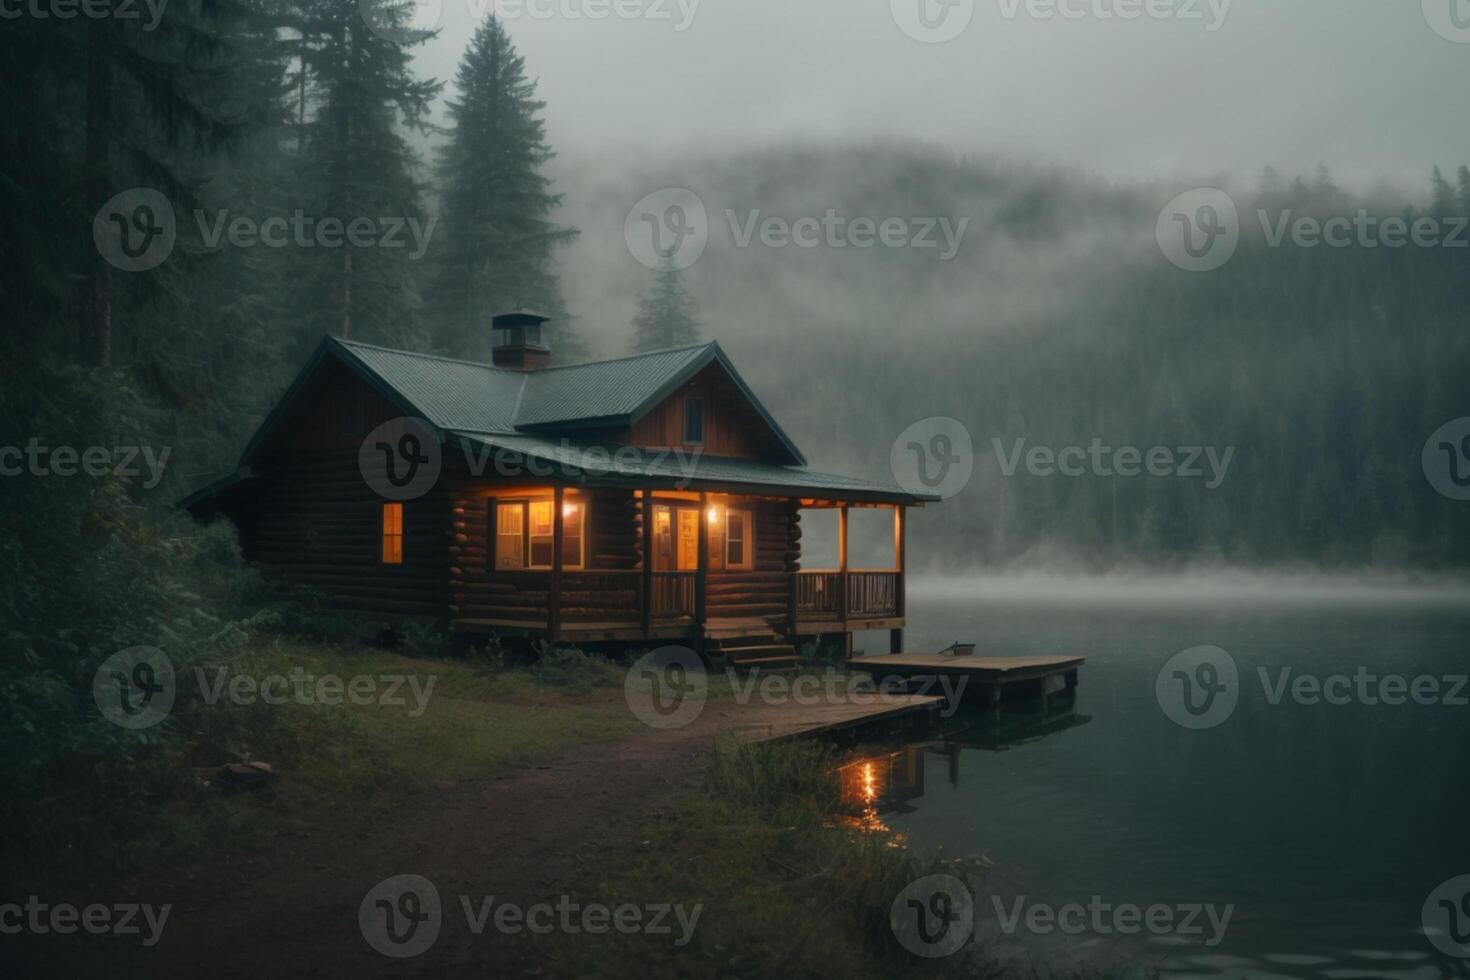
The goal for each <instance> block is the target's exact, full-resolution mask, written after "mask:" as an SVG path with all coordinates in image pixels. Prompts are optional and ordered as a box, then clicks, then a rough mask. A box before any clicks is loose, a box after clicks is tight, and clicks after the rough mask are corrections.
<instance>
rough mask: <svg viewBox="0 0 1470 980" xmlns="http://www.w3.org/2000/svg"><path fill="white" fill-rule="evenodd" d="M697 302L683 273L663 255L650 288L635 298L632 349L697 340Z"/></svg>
mask: <svg viewBox="0 0 1470 980" xmlns="http://www.w3.org/2000/svg"><path fill="white" fill-rule="evenodd" d="M698 311H699V304H698V303H696V302H695V300H694V297H693V296H691V295H690V294H689V291H688V290H687V289H685V288H684V274H683V273H682V272H680V271H679V268H678V267H677V266H676V265H674V262H673V259H672V257H671V256H665V257H664V262H663V267H662V268H660V269H659V271H658V274H657V278H656V279H655V280H654V284H653V288H652V289H651V290H650V291H649V292H647V293H645V294H644V295H643V296H640V297H639V298H638V315H637V316H636V317H634V318H633V327H634V330H635V333H634V337H633V349H634V350H637V351H650V350H662V349H665V348H668V347H686V346H688V345H689V344H696V343H698V342H699V321H698V320H697V319H696V314H697V313H698Z"/></svg>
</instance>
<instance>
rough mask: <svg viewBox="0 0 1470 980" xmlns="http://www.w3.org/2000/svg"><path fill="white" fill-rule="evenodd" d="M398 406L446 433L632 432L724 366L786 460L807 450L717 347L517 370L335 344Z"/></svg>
mask: <svg viewBox="0 0 1470 980" xmlns="http://www.w3.org/2000/svg"><path fill="white" fill-rule="evenodd" d="M328 345H335V347H336V348H338V349H340V350H341V352H342V353H343V354H345V355H346V356H347V358H349V359H350V360H349V363H355V364H356V365H360V366H361V367H362V368H364V369H366V371H367V372H368V373H369V374H370V375H371V378H370V380H376V381H378V382H381V385H380V386H386V387H387V388H388V389H390V391H391V393H394V394H396V395H397V396H398V398H399V400H402V401H406V402H407V403H409V404H411V405H413V406H414V407H415V408H417V409H418V411H419V412H420V413H421V414H422V415H423V417H424V418H425V419H426V420H428V421H429V422H431V423H433V424H434V425H436V426H438V427H439V428H440V429H443V430H445V431H448V430H452V429H462V430H467V431H472V432H488V433H505V434H509V433H516V432H536V431H543V430H552V431H565V430H572V429H589V428H601V427H607V426H626V425H632V424H633V423H634V422H637V421H638V420H639V419H640V418H642V417H643V416H644V415H646V414H647V413H648V412H650V411H652V410H653V409H654V408H655V407H656V406H657V405H658V404H659V403H660V402H662V401H663V400H664V399H665V398H667V397H668V396H669V395H670V394H671V393H672V392H673V391H674V390H675V389H676V388H678V387H679V386H680V385H682V384H684V383H685V382H686V381H688V380H689V379H690V378H692V377H693V376H694V375H695V374H697V373H698V372H699V371H701V370H703V369H704V368H705V367H706V366H708V365H710V364H719V365H720V366H721V367H723V368H724V369H725V372H726V373H727V374H728V375H729V376H730V379H731V380H732V381H733V382H734V383H735V385H736V387H737V388H739V390H740V391H741V393H742V394H744V395H745V397H746V399H747V400H748V401H749V402H750V404H751V406H752V407H753V408H754V409H755V411H756V413H757V414H758V415H759V416H760V418H761V420H762V421H763V422H764V423H765V424H766V426H767V427H768V428H769V429H770V431H771V434H772V435H773V436H774V437H775V439H776V442H777V443H778V444H779V445H780V446H781V448H782V450H783V451H784V452H785V453H786V454H787V456H788V459H787V460H786V462H788V463H795V464H798V465H800V464H804V463H805V462H806V458H805V457H804V456H802V454H801V450H800V449H797V448H796V444H795V443H793V442H792V441H791V438H790V437H789V436H787V435H786V433H785V432H784V431H782V429H781V426H780V425H778V424H777V423H776V420H775V419H774V418H773V417H772V416H771V413H770V412H768V411H766V408H765V406H764V405H762V404H761V403H760V399H758V398H756V396H755V392H753V391H751V390H750V387H749V386H748V385H747V384H746V383H745V379H743V378H741V377H740V373H739V372H738V371H736V370H735V365H734V364H732V363H731V362H730V359H729V358H728V357H726V356H725V352H724V351H723V350H721V349H720V345H719V344H716V343H708V344H698V345H695V346H693V347H676V348H673V349H672V350H661V351H651V352H649V353H647V354H634V355H632V356H630V357H619V358H615V359H613V360H609V361H593V362H591V363H588V364H572V365H568V366H565V367H553V368H544V369H542V370H540V371H513V370H509V369H506V368H497V367H492V366H490V365H488V364H475V363H472V362H469V361H455V360H450V359H448V358H444V357H433V356H430V355H426V354H414V353H412V352H409V351H401V350H390V349H388V348H386V347H373V346H372V345H370V344H359V343H356V342H354V341H345V340H336V339H334V338H329V339H328V340H326V341H324V342H323V347H324V348H326V347H327V346H328Z"/></svg>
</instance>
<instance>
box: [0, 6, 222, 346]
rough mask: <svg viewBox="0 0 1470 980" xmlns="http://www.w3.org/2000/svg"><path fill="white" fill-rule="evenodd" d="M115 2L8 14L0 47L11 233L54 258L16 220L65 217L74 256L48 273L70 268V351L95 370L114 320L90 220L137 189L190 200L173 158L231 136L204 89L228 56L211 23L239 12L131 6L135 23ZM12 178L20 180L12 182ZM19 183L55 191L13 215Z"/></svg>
mask: <svg viewBox="0 0 1470 980" xmlns="http://www.w3.org/2000/svg"><path fill="white" fill-rule="evenodd" d="M120 7H122V0H95V2H93V3H90V4H88V7H87V15H86V16H84V17H75V16H74V17H72V18H60V17H49V18H29V17H24V16H19V17H15V18H7V20H6V24H5V30H4V32H3V34H4V40H3V42H0V51H3V52H4V53H5V54H6V55H7V57H6V62H7V71H6V79H5V82H4V83H3V89H0V93H3V94H4V95H5V104H6V106H7V112H15V113H18V114H19V117H18V118H16V119H15V120H14V121H13V122H12V123H10V124H9V125H7V126H6V127H5V129H6V130H7V133H6V136H5V137H4V141H3V144H0V146H3V148H4V149H5V150H6V151H14V152H13V153H12V152H6V153H5V154H4V159H5V162H4V163H3V164H0V166H3V167H4V168H5V171H6V173H5V174H4V176H5V177H7V178H10V179H7V180H0V186H6V190H5V192H4V193H5V194H6V198H7V199H6V201H5V204H6V207H5V214H6V222H7V225H8V226H9V235H10V237H12V239H13V240H15V241H17V242H24V244H25V249H26V250H27V251H34V250H36V247H37V246H39V250H41V251H42V253H43V254H45V253H51V254H53V255H54V252H53V249H57V248H59V247H60V246H61V242H60V241H59V240H58V238H57V236H56V233H55V232H54V231H53V230H51V229H49V228H44V229H42V230H40V233H39V234H38V235H37V236H36V237H35V238H34V239H33V238H31V237H30V236H29V235H25V234H22V233H21V232H20V229H19V228H18V227H17V222H18V221H19V222H24V221H26V220H27V218H28V217H30V218H37V217H42V216H43V215H45V217H46V218H47V220H46V221H45V222H44V224H46V225H54V223H55V215H56V214H57V213H61V214H65V215H66V216H67V219H68V220H67V221H66V226H67V233H68V234H69V236H70V241H69V242H67V243H66V247H67V248H68V250H72V251H71V255H72V256H73V258H69V260H68V261H66V262H65V263H64V264H61V263H57V264H56V265H52V266H51V267H52V268H56V267H62V268H71V269H72V270H73V271H74V274H73V276H72V277H71V282H70V283H69V284H68V287H67V288H66V290H65V291H66V292H67V293H69V294H70V295H69V300H70V305H71V306H72V308H73V310H74V311H75V315H76V322H77V353H78V356H79V359H80V360H81V361H82V362H83V363H86V364H93V365H108V364H110V363H111V361H112V349H113V331H112V325H113V319H114V312H113V306H114V276H113V272H112V269H111V267H110V266H109V265H108V263H107V261H106V260H105V258H104V257H103V255H102V253H101V252H100V251H99V249H98V247H97V245H96V243H95V242H94V240H93V236H92V222H93V217H94V216H95V215H96V214H97V212H98V211H99V209H100V208H101V207H102V206H103V204H104V203H106V202H107V201H108V200H109V199H110V198H112V197H113V196H114V195H116V194H117V193H119V192H120V191H123V190H126V189H129V188H132V187H137V186H146V187H149V188H152V189H155V190H157V191H159V192H161V193H163V194H165V195H166V196H168V197H169V198H171V199H174V200H182V201H188V200H189V199H190V196H189V191H190V187H189V181H187V180H186V179H185V178H184V177H183V176H182V175H181V172H180V170H179V169H178V168H177V166H176V160H175V159H174V158H173V154H174V151H176V150H177V149H178V148H180V147H182V146H185V145H193V146H198V147H210V148H217V147H221V146H223V145H225V144H227V143H228V142H229V140H230V138H231V136H232V135H233V134H234V132H235V126H234V124H233V122H232V121H231V120H230V119H228V118H227V117H226V116H224V115H223V114H222V112H220V111H219V107H218V106H211V105H208V104H206V103H205V101H204V100H203V99H202V98H201V92H202V91H203V90H204V89H205V88H206V87H207V83H208V81H209V79H210V78H211V77H213V76H214V75H216V74H217V72H218V70H219V68H220V66H221V64H222V62H223V59H224V57H225V56H226V54H227V49H226V45H225V44H223V43H222V41H221V39H220V35H219V34H218V33H217V32H216V31H215V29H214V28H215V27H216V26H217V25H218V24H219V22H220V21H221V20H222V19H223V18H226V17H228V16H231V15H232V14H235V13H238V10H239V4H238V3H236V2H234V0H181V2H177V3H174V4H171V5H170V6H169V9H168V11H167V15H166V16H158V17H156V18H155V17H152V16H136V13H137V10H138V7H137V5H130V7H131V9H132V10H133V11H134V14H135V16H116V15H115V14H114V11H117V10H118V8H120ZM14 179H19V180H20V181H21V182H22V183H19V184H14V185H12V183H11V181H12V180H14ZM32 180H34V181H35V183H32ZM20 187H24V188H27V189H32V188H38V189H40V190H41V195H40V197H42V198H44V196H45V195H46V194H47V193H54V194H55V195H56V196H54V197H52V198H51V199H50V200H49V201H45V202H44V205H43V207H42V209H41V211H39V212H34V213H33V209H34V208H35V207H36V205H37V204H41V203H42V201H41V200H38V195H35V194H31V193H27V194H24V195H23V196H24V198H25V200H15V201H14V202H13V203H14V205H15V210H14V211H12V210H11V204H12V201H11V200H10V199H9V198H10V196H11V194H12V193H13V192H14V191H15V190H16V189H18V188H20ZM47 188H49V189H50V190H49V191H47V190H46V189H47ZM52 208H55V209H56V210H54V211H53V210H51V209H52ZM48 211H49V212H50V213H49V215H46V214H45V212H48ZM32 261H33V260H31V259H26V260H23V261H22V263H21V265H20V268H25V267H27V266H30V265H31V262H32ZM5 264H6V265H10V263H8V262H7V263H5ZM36 283H43V284H46V288H47V289H48V291H50V292H51V293H52V297H53V298H54V297H55V292H56V278H55V277H54V275H50V276H48V275H46V274H44V273H41V274H40V275H39V276H38V279H37V280H36V281H33V283H32V285H34V284H36ZM26 291H27V292H28V291H29V290H26ZM22 295H23V296H24V295H26V292H22ZM31 298H34V299H38V300H39V299H41V297H39V296H36V295H35V294H32V295H31Z"/></svg>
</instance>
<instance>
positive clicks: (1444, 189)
mask: <svg viewBox="0 0 1470 980" xmlns="http://www.w3.org/2000/svg"><path fill="white" fill-rule="evenodd" d="M1431 180H1432V182H1433V188H1432V193H1433V204H1432V206H1431V210H1430V213H1431V214H1433V215H1434V216H1435V217H1436V218H1443V217H1446V216H1448V215H1452V214H1454V213H1455V212H1456V211H1458V210H1459V207H1458V204H1457V202H1456V201H1455V189H1454V188H1453V187H1451V186H1450V182H1449V181H1447V180H1445V179H1444V173H1443V171H1441V170H1440V169H1439V168H1438V167H1435V168H1434V176H1433V177H1432V178H1431Z"/></svg>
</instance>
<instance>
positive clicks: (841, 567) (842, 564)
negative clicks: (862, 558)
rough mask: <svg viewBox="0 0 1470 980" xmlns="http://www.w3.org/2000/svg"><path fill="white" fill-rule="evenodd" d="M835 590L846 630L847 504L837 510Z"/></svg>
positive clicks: (843, 627)
mask: <svg viewBox="0 0 1470 980" xmlns="http://www.w3.org/2000/svg"><path fill="white" fill-rule="evenodd" d="M837 591H838V604H837V615H838V616H839V617H840V618H841V619H842V629H843V632H847V504H843V505H842V506H841V508H840V509H839V510H838V511H837ZM851 635H852V634H851V633H848V636H851Z"/></svg>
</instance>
